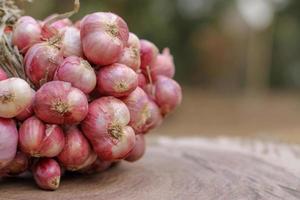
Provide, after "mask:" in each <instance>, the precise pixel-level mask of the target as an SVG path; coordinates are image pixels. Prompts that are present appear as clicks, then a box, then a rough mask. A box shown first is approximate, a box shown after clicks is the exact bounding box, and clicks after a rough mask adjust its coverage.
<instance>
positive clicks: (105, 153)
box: [0, 12, 182, 190]
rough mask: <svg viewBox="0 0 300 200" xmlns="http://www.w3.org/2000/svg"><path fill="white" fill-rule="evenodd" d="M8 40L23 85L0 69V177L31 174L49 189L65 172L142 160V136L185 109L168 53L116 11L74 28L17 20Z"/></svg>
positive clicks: (56, 20) (64, 22) (54, 20)
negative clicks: (132, 29)
mask: <svg viewBox="0 0 300 200" xmlns="http://www.w3.org/2000/svg"><path fill="white" fill-rule="evenodd" d="M5 34H8V35H11V41H12V44H13V45H14V46H16V47H17V48H18V50H19V52H20V53H21V54H22V55H23V56H24V61H23V66H24V72H25V75H26V77H27V79H28V80H27V81H25V80H23V79H21V78H18V77H11V78H9V77H8V76H7V74H8V72H7V71H5V70H1V71H0V79H1V81H0V175H1V176H2V177H5V176H15V175H20V174H22V173H24V172H27V171H29V172H31V173H32V175H33V177H34V179H35V181H36V183H37V185H38V186H39V187H40V188H42V189H46V190H55V189H57V188H58V187H59V183H60V177H61V176H62V174H63V172H65V171H76V172H79V173H95V172H101V171H103V170H105V169H108V168H109V167H110V166H111V164H113V163H114V162H118V161H120V160H127V161H129V162H133V161H136V160H138V159H140V158H141V157H142V156H143V154H144V151H145V138H144V136H145V134H146V133H148V132H149V131H150V130H152V129H154V128H156V127H157V126H159V125H160V124H161V122H162V121H163V119H164V118H165V117H166V116H167V115H168V114H169V113H170V112H172V111H173V110H174V109H175V108H176V107H177V106H178V105H179V104H180V102H181V98H182V94H181V88H180V86H179V84H178V83H177V82H175V81H174V80H173V79H172V78H173V76H174V73H175V67H174V62H173V58H172V55H171V54H170V51H169V49H168V48H166V49H164V50H163V51H162V53H160V52H159V50H158V48H157V47H156V46H155V45H154V44H153V43H151V42H149V41H147V40H140V39H139V38H138V37H137V36H136V35H135V34H134V33H131V32H129V30H128V27H127V24H126V22H125V21H124V20H123V19H122V18H121V17H119V16H117V15H116V14H113V13H105V12H97V13H92V14H89V15H87V16H85V17H84V18H83V19H82V20H80V21H78V22H76V23H75V24H73V23H72V22H71V21H70V20H69V19H68V18H64V19H61V18H60V17H58V15H52V16H50V17H48V18H46V19H45V20H43V21H39V20H36V19H34V18H32V17H29V16H23V17H21V18H19V20H18V21H17V23H16V24H15V25H14V27H13V29H12V30H7V31H6V32H5Z"/></svg>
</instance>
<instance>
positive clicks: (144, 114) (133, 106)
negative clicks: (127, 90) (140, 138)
mask: <svg viewBox="0 0 300 200" xmlns="http://www.w3.org/2000/svg"><path fill="white" fill-rule="evenodd" d="M122 100H123V102H124V103H125V104H126V105H127V107H128V109H129V111H130V123H129V125H130V126H131V127H132V128H133V129H134V131H135V132H136V133H137V134H138V133H142V132H143V127H144V126H145V124H146V122H147V120H148V118H149V117H150V110H149V99H148V97H147V94H146V93H145V92H144V91H143V90H142V89H141V88H139V87H137V88H136V89H135V90H134V91H133V92H132V93H131V94H130V95H128V96H127V97H126V98H123V99H122Z"/></svg>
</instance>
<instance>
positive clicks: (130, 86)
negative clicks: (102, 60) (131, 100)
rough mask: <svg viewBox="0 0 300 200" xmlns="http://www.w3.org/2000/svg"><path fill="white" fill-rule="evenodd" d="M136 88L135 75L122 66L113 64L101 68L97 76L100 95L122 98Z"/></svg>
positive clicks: (136, 77)
mask: <svg viewBox="0 0 300 200" xmlns="http://www.w3.org/2000/svg"><path fill="white" fill-rule="evenodd" d="M137 86H138V76H137V74H136V73H135V72H134V71H133V70H132V69H130V68H129V67H127V66H126V65H123V64H118V63H115V64H113V65H110V66H106V67H103V68H101V69H100V70H99V72H98V75H97V88H98V91H99V92H100V93H101V94H105V95H111V96H114V97H122V96H127V95H128V94H130V93H131V92H132V91H133V90H135V88H136V87H137Z"/></svg>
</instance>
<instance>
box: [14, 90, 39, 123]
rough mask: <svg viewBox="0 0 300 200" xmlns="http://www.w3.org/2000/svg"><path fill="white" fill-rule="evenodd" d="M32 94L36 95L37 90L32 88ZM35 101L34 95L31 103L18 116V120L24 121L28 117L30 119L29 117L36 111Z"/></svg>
mask: <svg viewBox="0 0 300 200" xmlns="http://www.w3.org/2000/svg"><path fill="white" fill-rule="evenodd" d="M32 94H33V96H34V95H35V90H33V89H32ZM33 101H34V97H33V98H32V100H31V103H30V104H29V105H28V106H27V107H26V108H25V109H24V110H23V111H22V112H21V113H19V114H18V115H17V116H16V119H17V120H18V121H24V120H26V119H28V118H29V117H31V116H32V115H33V114H34V113H33V107H32V106H33Z"/></svg>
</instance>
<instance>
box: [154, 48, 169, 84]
mask: <svg viewBox="0 0 300 200" xmlns="http://www.w3.org/2000/svg"><path fill="white" fill-rule="evenodd" d="M150 71H151V76H152V79H153V80H156V77H157V76H158V75H163V76H166V77H169V78H173V77H174V74H175V65H174V61H173V56H172V55H171V54H170V50H169V49H168V48H165V49H164V50H163V53H162V54H159V55H158V56H157V58H156V60H155V61H154V62H153V63H152V64H151V66H150Z"/></svg>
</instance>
